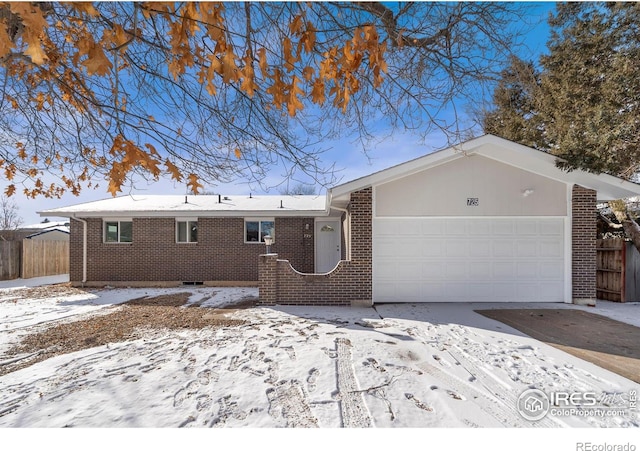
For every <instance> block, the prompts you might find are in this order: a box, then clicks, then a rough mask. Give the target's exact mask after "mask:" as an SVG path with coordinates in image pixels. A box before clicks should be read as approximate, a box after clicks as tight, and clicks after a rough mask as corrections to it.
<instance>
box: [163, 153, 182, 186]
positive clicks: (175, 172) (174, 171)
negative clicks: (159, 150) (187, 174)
mask: <svg viewBox="0 0 640 451" xmlns="http://www.w3.org/2000/svg"><path fill="white" fill-rule="evenodd" d="M164 165H165V167H166V168H167V172H168V173H169V174H170V175H171V178H172V179H173V180H175V181H176V182H180V181H181V180H182V173H181V172H180V169H178V167H177V166H176V165H175V164H173V163H172V162H171V160H169V159H168V158H167V159H166V160H165V162H164Z"/></svg>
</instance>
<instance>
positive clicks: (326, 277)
mask: <svg viewBox="0 0 640 451" xmlns="http://www.w3.org/2000/svg"><path fill="white" fill-rule="evenodd" d="M349 213H350V215H351V260H349V261H341V262H340V263H339V264H338V266H337V267H336V269H334V270H333V271H332V272H330V273H329V274H301V273H299V272H296V271H295V270H293V268H292V267H291V264H290V262H289V261H287V260H284V259H280V258H279V257H282V255H278V254H275V253H273V254H268V255H261V256H260V264H259V268H260V270H259V273H260V281H259V287H260V303H261V304H263V305H274V304H283V305H287V304H289V305H371V304H372V288H371V287H372V279H371V277H372V234H371V221H372V195H371V188H368V189H364V190H361V191H357V192H355V193H352V194H351V202H350V204H349ZM274 251H275V249H274Z"/></svg>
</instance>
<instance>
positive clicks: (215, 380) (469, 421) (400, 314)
mask: <svg viewBox="0 0 640 451" xmlns="http://www.w3.org/2000/svg"><path fill="white" fill-rule="evenodd" d="M16 290H19V289H18V288H8V289H0V365H1V364H2V362H1V361H2V360H3V359H6V358H7V356H3V354H4V352H5V351H6V350H7V349H8V348H9V347H10V346H11V345H12V344H14V343H16V342H17V341H18V340H19V339H20V337H22V336H24V335H25V334H26V333H30V332H32V331H34V330H39V328H42V327H44V326H47V325H51V324H57V323H58V322H60V321H63V320H64V321H68V320H70V319H73V318H75V317H77V318H84V317H86V316H87V315H93V314H97V313H100V312H104V311H105V309H106V308H108V307H110V306H113V305H117V304H119V303H122V302H125V301H127V300H129V299H133V298H138V297H141V296H156V295H160V294H166V293H171V292H177V291H181V292H184V291H190V292H192V297H191V299H190V302H198V301H201V300H202V299H203V298H207V297H210V299H208V300H207V301H206V302H205V303H204V304H202V305H203V306H207V307H216V306H219V305H222V304H228V303H230V302H233V301H234V300H236V299H241V298H243V297H246V296H247V295H257V290H256V289H253V288H199V287H181V288H177V289H104V290H86V291H85V292H84V294H82V293H81V294H76V295H74V296H73V297H56V296H53V297H43V298H42V299H35V298H34V299H16V296H15V294H16V293H17V292H18V291H16ZM12 296H13V297H12ZM491 307H505V305H504V304H503V305H500V304H491V305H489V304H475V305H474V304H398V305H377V306H376V307H375V308H344V307H343V308H331V307H275V308H252V309H247V310H239V311H235V312H233V313H230V314H229V315H230V316H231V317H232V318H237V319H243V320H245V321H247V323H246V325H243V326H236V327H226V328H221V329H202V330H196V331H193V330H189V331H160V330H156V331H148V332H145V333H144V334H143V335H142V336H141V338H138V339H135V340H130V341H126V342H121V343H111V344H109V345H106V346H100V347H95V348H90V349H86V350H83V351H79V352H75V353H72V354H66V355H60V356H57V357H53V358H51V359H49V360H46V361H43V362H40V363H37V364H35V365H32V366H30V367H28V368H25V369H22V370H19V371H16V372H13V373H9V374H7V375H5V376H2V377H0V427H5V428H7V427H10V428H17V427H20V428H24V427H51V428H61V427H66V426H75V427H92V428H104V427H109V428H113V427H154V428H167V427H169V428H174V427H195V428H204V427H214V428H225V427H226V428H243V427H244V428H246V427H252V428H280V427H311V428H313V427H320V428H340V427H360V428H368V427H376V428H427V427H429V428H454V427H462V428H502V427H506V428H539V427H543V428H566V427H569V428H574V427H578V428H590V427H594V428H618V427H622V428H630V429H635V430H636V432H637V428H638V427H639V426H640V418H639V415H638V410H637V408H636V409H633V408H629V406H628V405H627V404H628V402H627V401H626V399H627V397H628V395H629V393H632V392H633V391H635V392H636V393H637V392H638V391H639V389H640V385H639V384H636V383H634V382H632V381H630V380H628V379H625V378H623V377H621V376H618V375H616V374H614V373H611V372H609V371H607V370H604V369H602V368H599V367H597V366H595V365H593V364H591V363H588V362H585V361H583V360H580V359H578V358H576V357H573V356H571V355H569V354H566V353H564V352H562V351H560V350H558V349H555V348H553V347H550V346H548V345H546V344H544V343H541V342H539V341H537V340H534V339H532V338H529V337H527V336H525V335H523V334H522V333H520V332H518V331H516V330H514V329H512V328H510V327H508V326H506V325H504V324H501V323H498V322H496V321H494V320H491V319H488V318H486V317H484V316H481V315H479V314H477V313H475V312H474V311H473V309H474V308H491ZM510 307H513V305H510ZM517 307H527V305H522V304H518V305H517ZM535 307H537V308H540V307H541V306H540V305H538V304H536V305H535ZM542 307H544V306H542ZM548 307H554V308H558V307H560V308H563V307H566V308H583V309H586V310H588V311H590V312H593V313H599V314H605V315H607V316H611V317H613V318H615V319H618V320H621V321H627V322H630V323H632V324H635V325H640V305H639V304H611V303H604V302H600V303H598V306H597V307H596V308H590V307H577V306H566V305H563V304H553V305H549V306H548ZM529 388H537V389H540V390H543V391H545V392H546V393H550V392H571V393H573V392H580V393H585V392H593V393H597V394H599V395H602V394H605V395H609V397H610V399H616V400H618V401H620V399H623V398H624V399H625V401H622V404H618V406H619V407H622V408H624V410H625V412H626V413H625V414H624V415H622V416H617V417H608V416H603V417H597V416H569V417H559V416H552V415H547V416H546V417H545V418H544V419H543V420H540V421H537V422H530V421H528V420H526V419H524V418H523V417H522V416H521V415H520V414H519V413H518V410H517V400H518V397H519V395H520V394H521V393H522V392H523V391H524V390H526V389H529ZM621 397H622V398H621ZM445 430H450V429H445ZM618 431H619V432H618V433H617V434H616V435H612V437H616V438H617V439H620V437H623V438H624V437H626V435H625V433H622V432H620V431H622V430H618ZM414 432H415V431H414ZM456 435H457V434H455V433H451V434H450V437H451V438H453V439H457V438H459V437H456ZM312 436H313V435H312ZM526 436H527V435H526V433H525V434H524V435H519V436H518V437H526ZM536 436H538V437H539V433H538V434H537V435H535V434H534V435H533V437H536ZM586 436H587V435H585V434H583V435H582V437H586ZM240 437H242V436H240ZM367 437H369V438H371V437H375V435H373V436H372V435H367ZM406 437H407V435H406V434H403V438H406ZM434 437H435V436H434ZM635 437H639V436H638V435H636V436H635ZM241 439H242V438H241ZM420 440H425V437H424V436H422V438H421V439H420ZM525 445H526V443H521V444H520V449H528V448H526V446H525ZM637 445H638V446H639V448H638V449H640V444H637ZM499 446H500V443H498V442H496V443H495V446H494V447H493V449H503V448H499ZM425 447H426V446H425ZM436 449H440V448H436ZM504 449H508V448H504ZM558 449H560V448H558ZM567 449H568V448H567ZM571 449H576V448H575V444H574V446H573V447H572V448H571Z"/></svg>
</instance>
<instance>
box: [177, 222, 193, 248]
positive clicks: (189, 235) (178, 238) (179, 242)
mask: <svg viewBox="0 0 640 451" xmlns="http://www.w3.org/2000/svg"><path fill="white" fill-rule="evenodd" d="M180 223H186V224H187V226H186V227H187V230H186V232H187V234H186V235H187V236H186V237H187V241H180V232H179V227H180V226H179V224H180ZM193 223H195V224H196V240H195V241H192V240H191V233H189V232H190V227H189V224H193ZM175 238H176V244H198V240H199V237H198V218H176V235H175Z"/></svg>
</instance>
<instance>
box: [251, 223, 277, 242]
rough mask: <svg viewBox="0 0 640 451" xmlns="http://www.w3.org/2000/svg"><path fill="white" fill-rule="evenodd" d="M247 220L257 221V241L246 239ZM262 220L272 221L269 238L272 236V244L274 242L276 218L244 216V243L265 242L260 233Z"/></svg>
mask: <svg viewBox="0 0 640 451" xmlns="http://www.w3.org/2000/svg"><path fill="white" fill-rule="evenodd" d="M248 222H257V223H258V237H259V239H258V241H247V223H248ZM263 222H271V223H273V228H272V234H271V238H273V244H275V242H276V220H275V218H244V243H245V244H265V243H264V240H263V235H262V223H263Z"/></svg>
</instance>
